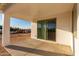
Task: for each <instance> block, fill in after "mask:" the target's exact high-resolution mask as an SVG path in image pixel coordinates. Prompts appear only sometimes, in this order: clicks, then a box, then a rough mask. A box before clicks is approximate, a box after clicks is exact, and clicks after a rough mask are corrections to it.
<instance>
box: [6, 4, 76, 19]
mask: <svg viewBox="0 0 79 59" xmlns="http://www.w3.org/2000/svg"><path fill="white" fill-rule="evenodd" d="M73 5H74V4H72V3H57V4H56V3H51V4H18V3H17V4H13V5H12V6H11V7H10V8H8V9H7V10H6V11H5V13H6V14H8V15H11V16H14V17H19V18H24V19H29V20H32V19H34V18H39V17H45V16H50V15H56V14H59V13H63V12H67V11H71V10H72V8H73Z"/></svg>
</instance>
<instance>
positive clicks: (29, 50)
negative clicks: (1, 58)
mask: <svg viewBox="0 0 79 59" xmlns="http://www.w3.org/2000/svg"><path fill="white" fill-rule="evenodd" d="M2 5H3V6H2ZM0 6H1V8H0V10H1V11H0V13H2V20H3V28H2V46H3V47H4V48H5V49H6V51H8V52H9V53H10V54H11V55H13V56H21V55H22V56H39V55H40V56H73V55H79V43H78V42H79V25H78V23H79V17H78V15H79V11H77V10H79V4H75V3H54V4H53V3H51V4H42V3H40V4H30V3H29V4H20V3H16V4H15V3H14V4H1V5H0ZM11 17H13V18H19V19H23V20H27V21H30V22H31V38H26V40H24V41H20V42H16V43H12V42H11V39H10V37H11V36H10V18H11ZM25 37H26V36H25ZM15 39H17V38H15Z"/></svg>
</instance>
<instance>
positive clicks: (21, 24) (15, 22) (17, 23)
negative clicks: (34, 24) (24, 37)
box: [0, 14, 31, 29]
mask: <svg viewBox="0 0 79 59" xmlns="http://www.w3.org/2000/svg"><path fill="white" fill-rule="evenodd" d="M0 25H2V15H1V14H0ZM10 26H11V27H18V28H22V29H28V28H31V22H29V21H26V20H23V19H19V18H12V17H11V18H10Z"/></svg>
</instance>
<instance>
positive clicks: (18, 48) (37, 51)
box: [5, 45, 68, 56]
mask: <svg viewBox="0 0 79 59" xmlns="http://www.w3.org/2000/svg"><path fill="white" fill-rule="evenodd" d="M5 47H6V48H9V49H14V50H19V51H23V52H29V53H34V54H38V55H42V56H68V55H66V54H61V53H53V52H49V51H44V50H39V49H35V48H29V47H21V46H16V45H8V46H5Z"/></svg>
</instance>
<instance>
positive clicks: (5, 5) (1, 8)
mask: <svg viewBox="0 0 79 59" xmlns="http://www.w3.org/2000/svg"><path fill="white" fill-rule="evenodd" d="M9 6H11V4H8V3H0V11H5V10H6V9H7V8H8V7H9Z"/></svg>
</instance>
